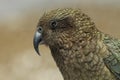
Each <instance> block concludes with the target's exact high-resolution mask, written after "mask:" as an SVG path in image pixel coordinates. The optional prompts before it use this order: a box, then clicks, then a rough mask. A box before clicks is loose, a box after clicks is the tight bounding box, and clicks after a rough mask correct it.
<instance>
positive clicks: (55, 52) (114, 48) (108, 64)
mask: <svg viewBox="0 0 120 80" xmlns="http://www.w3.org/2000/svg"><path fill="white" fill-rule="evenodd" d="M39 43H44V44H46V45H48V46H49V47H50V50H51V53H52V56H53V58H54V60H55V62H56V64H57V66H58V68H59V70H60V71H61V74H62V75H63V78H64V80H120V41H119V40H118V39H115V38H112V37H111V36H109V35H107V34H104V33H102V32H101V31H99V30H98V29H97V28H96V26H95V24H94V22H92V21H91V19H90V17H88V16H87V15H86V14H84V13H83V12H81V10H80V9H71V8H64V9H56V10H52V11H50V12H48V13H45V14H44V15H43V16H42V17H41V18H40V20H39V23H38V26H37V30H36V33H35V37H34V48H35V50H36V51H37V53H38V54H39V51H38V44H39Z"/></svg>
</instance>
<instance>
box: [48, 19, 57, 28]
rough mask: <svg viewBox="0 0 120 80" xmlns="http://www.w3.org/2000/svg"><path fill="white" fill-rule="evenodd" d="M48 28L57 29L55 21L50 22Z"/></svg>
mask: <svg viewBox="0 0 120 80" xmlns="http://www.w3.org/2000/svg"><path fill="white" fill-rule="evenodd" d="M50 27H51V29H55V28H56V27H57V21H51V22H50Z"/></svg>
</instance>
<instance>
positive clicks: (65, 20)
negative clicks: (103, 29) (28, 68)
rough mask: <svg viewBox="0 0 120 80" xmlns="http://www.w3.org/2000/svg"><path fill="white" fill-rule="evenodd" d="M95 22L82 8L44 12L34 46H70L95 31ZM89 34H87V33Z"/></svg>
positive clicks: (36, 48) (36, 47)
mask: <svg viewBox="0 0 120 80" xmlns="http://www.w3.org/2000/svg"><path fill="white" fill-rule="evenodd" d="M93 29H95V27H94V23H93V22H92V21H91V20H90V18H89V17H88V16H87V15H86V14H84V13H82V12H81V10H80V9H71V8H64V9H55V10H52V11H50V12H47V13H44V15H43V16H42V17H41V18H40V20H39V23H38V25H37V29H36V32H35V35H34V40H33V44H34V48H35V50H36V52H37V53H38V54H39V50H38V46H39V44H42V43H44V44H46V45H48V46H55V47H58V46H59V47H61V48H62V47H65V48H70V47H71V46H72V45H74V44H73V43H74V42H76V41H77V40H79V39H81V38H83V37H87V36H88V34H90V33H92V32H93ZM86 34H87V35H86Z"/></svg>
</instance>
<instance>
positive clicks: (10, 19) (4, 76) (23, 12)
mask: <svg viewBox="0 0 120 80" xmlns="http://www.w3.org/2000/svg"><path fill="white" fill-rule="evenodd" d="M60 7H62V8H63V7H73V8H80V9H82V11H83V12H85V13H86V14H88V15H89V16H90V17H91V18H92V19H93V21H94V22H95V23H96V26H97V27H98V28H99V29H100V30H101V31H103V32H105V33H108V34H111V35H112V36H115V37H116V38H120V0H0V80H63V78H62V76H61V74H60V72H59V70H58V68H57V67H56V64H55V62H54V60H53V58H52V56H51V54H50V50H49V47H46V46H44V45H43V46H40V51H41V56H38V55H37V54H36V52H35V51H34V49H33V45H32V43H33V41H32V40H33V35H34V32H35V28H36V25H37V23H38V20H39V18H40V17H41V16H42V14H43V13H44V12H45V11H49V10H51V9H55V8H60Z"/></svg>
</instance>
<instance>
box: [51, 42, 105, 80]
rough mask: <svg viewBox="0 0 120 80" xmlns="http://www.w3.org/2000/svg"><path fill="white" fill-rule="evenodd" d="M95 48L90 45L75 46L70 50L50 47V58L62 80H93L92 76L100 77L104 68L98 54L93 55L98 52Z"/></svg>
mask: <svg viewBox="0 0 120 80" xmlns="http://www.w3.org/2000/svg"><path fill="white" fill-rule="evenodd" d="M76 45H77V44H76ZM89 45H91V43H90V44H89ZM95 46H96V44H95V43H94V44H93V43H92V45H91V46H88V45H86V46H84V47H83V46H80V45H77V46H73V47H72V48H70V49H64V48H59V47H53V46H52V47H50V49H51V53H52V56H53V58H54V60H55V61H56V64H57V66H58V68H59V70H60V71H61V73H62V75H63V77H64V80H93V79H94V78H92V76H95V75H96V76H99V75H100V73H101V71H102V70H103V68H104V63H103V61H102V58H100V57H99V54H95V53H98V52H95V51H98V50H97V49H98V48H96V47H95ZM99 65H101V66H99ZM86 76H87V77H86ZM80 78H81V79H80ZM97 78H98V77H96V80H98V79H97Z"/></svg>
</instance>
